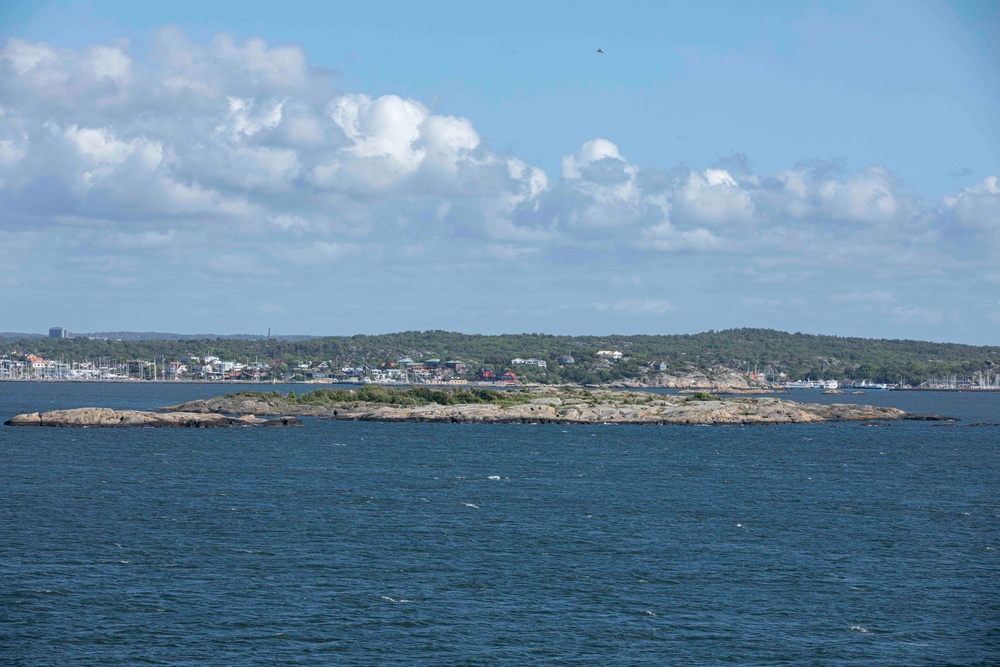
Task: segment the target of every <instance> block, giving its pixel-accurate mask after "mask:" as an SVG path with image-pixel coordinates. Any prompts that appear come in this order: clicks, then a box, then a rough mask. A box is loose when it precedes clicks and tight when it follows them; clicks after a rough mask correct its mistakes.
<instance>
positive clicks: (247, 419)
mask: <svg viewBox="0 0 1000 667" xmlns="http://www.w3.org/2000/svg"><path fill="white" fill-rule="evenodd" d="M301 424H302V422H301V421H299V420H298V419H296V418H295V417H277V418H275V419H264V418H262V417H258V416H256V415H253V414H244V415H243V416H240V417H228V416H226V415H224V414H219V413H195V412H170V413H159V412H143V411H140V410H112V409H111V408H75V409H71V410H52V411H50V412H43V413H38V412H32V413H27V414H20V415H16V416H14V417H12V418H11V419H9V420H8V421H6V422H4V425H5V426H67V427H74V426H75V427H101V428H112V427H147V428H150V427H155V428H178V427H185V428H226V427H230V426H300V425H301Z"/></svg>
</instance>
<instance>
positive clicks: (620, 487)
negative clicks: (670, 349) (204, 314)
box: [0, 382, 1000, 667]
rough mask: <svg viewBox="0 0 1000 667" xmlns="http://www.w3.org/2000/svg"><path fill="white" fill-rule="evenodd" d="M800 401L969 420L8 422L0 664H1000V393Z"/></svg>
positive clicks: (111, 394)
mask: <svg viewBox="0 0 1000 667" xmlns="http://www.w3.org/2000/svg"><path fill="white" fill-rule="evenodd" d="M253 388H254V387H240V388H239V389H253ZM274 388H275V387H274V386H271V385H268V386H267V387H266V390H268V391H270V390H273V389H274ZM278 388H279V390H280V391H283V392H284V391H288V390H290V389H292V390H294V389H297V388H296V387H282V386H279V387H278ZM232 391H234V389H232V388H231V387H225V386H220V385H206V384H193V383H192V384H185V383H153V382H148V383H127V384H114V383H72V382H49V383H42V382H38V383H35V382H3V383H0V421H2V420H6V419H9V418H10V417H11V416H13V415H14V414H18V413H22V412H35V411H45V410H51V409H58V408H71V407H81V406H104V407H114V408H134V409H153V408H157V407H162V406H166V405H172V404H176V403H180V402H183V401H187V400H192V399H196V398H205V397H210V396H217V395H221V394H225V393H230V392H232ZM297 393H301V392H297ZM788 398H792V399H794V400H802V401H806V402H860V403H868V404H877V405H892V406H897V407H900V408H903V409H905V410H908V411H911V412H916V413H938V414H944V415H949V416H954V417H957V418H959V419H961V421H958V422H892V423H877V424H803V425H782V426H715V427H711V426H709V427H698V426H624V425H593V426H565V425H552V424H548V425H544V424H543V425H471V424H385V423H364V422H339V421H327V420H322V419H305V420H304V425H303V426H302V427H297V428H233V429H152V428H151V429H70V428H15V427H0V664H2V665H5V666H7V667H15V666H18V667H19V666H25V667H28V666H30V667H42V666H47V665H52V666H56V665H58V666H60V667H62V666H66V665H73V666H76V665H95V666H96V665H101V666H106V665H198V666H202V665H275V666H278V665H455V666H458V665H462V666H476V665H483V666H486V665H595V666H601V667H607V666H609V665H656V666H664V665H844V666H847V665H851V666H854V665H900V666H910V665H982V666H995V665H1000V392H992V393H987V392H983V393H960V392H906V391H869V392H866V393H865V394H864V395H853V394H846V395H842V396H827V395H823V394H821V393H820V392H819V391H817V390H800V391H796V392H792V393H791V394H789V395H788Z"/></svg>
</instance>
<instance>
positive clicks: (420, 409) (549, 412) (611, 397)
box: [165, 389, 948, 425]
mask: <svg viewBox="0 0 1000 667" xmlns="http://www.w3.org/2000/svg"><path fill="white" fill-rule="evenodd" d="M510 398H511V400H510V401H508V403H507V404H505V405H500V404H496V403H475V404H463V405H438V404H436V403H432V404H430V405H422V406H415V407H414V406H395V405H385V404H377V403H365V402H360V401H354V402H344V403H337V404H333V405H314V404H305V405H300V404H294V403H289V404H284V403H283V401H282V399H280V397H267V399H266V400H260V402H259V403H257V404H254V403H253V401H256V400H258V399H257V398H255V397H241V396H239V395H237V396H224V397H219V398H213V399H208V400H204V401H195V402H192V403H186V404H184V405H179V406H174V407H172V408H165V409H166V410H183V411H186V412H194V413H199V414H205V413H229V414H232V413H235V412H249V413H256V414H265V415H267V414H278V413H280V414H286V415H288V414H291V415H299V416H301V415H311V416H318V417H324V418H327V419H337V420H353V421H385V422H452V423H490V424H498V423H559V424H604V423H606V424H719V425H721V424H796V423H818V422H845V421H882V420H900V419H908V418H910V415H909V414H908V413H906V412H904V411H902V410H899V409H897V408H889V407H876V406H870V405H854V404H834V405H821V404H817V403H797V402H795V401H789V400H784V399H779V398H772V397H767V398H751V397H744V396H734V397H727V398H721V399H720V398H718V397H715V396H711V395H695V396H690V397H684V396H676V395H661V394H652V393H648V392H631V391H611V390H597V391H578V390H566V389H561V390H560V389H540V390H538V391H535V392H531V393H526V394H524V395H523V402H515V400H516V399H517V397H516V396H512V397H510ZM706 399H707V400H706ZM511 403H513V404H511ZM941 419H945V420H947V419H948V418H947V417H942V418H941Z"/></svg>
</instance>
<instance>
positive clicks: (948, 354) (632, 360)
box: [0, 329, 1000, 384]
mask: <svg viewBox="0 0 1000 667" xmlns="http://www.w3.org/2000/svg"><path fill="white" fill-rule="evenodd" d="M4 342H5V344H4V345H3V347H2V348H0V352H2V353H3V354H6V353H8V352H13V353H14V354H21V355H23V354H37V355H38V356H41V357H44V358H47V359H67V360H75V361H79V360H83V359H90V360H95V359H99V358H111V359H154V358H155V359H166V360H167V361H171V360H177V359H182V358H185V357H192V356H198V357H205V356H208V355H211V356H216V357H219V358H221V359H226V360H239V361H244V362H246V361H253V360H260V361H278V362H281V363H285V364H288V365H289V366H293V367H294V366H295V365H297V364H299V363H303V362H314V363H319V362H322V361H327V362H330V364H331V365H332V366H333V367H334V368H340V367H342V366H365V365H368V366H378V365H380V364H382V363H387V362H394V361H397V360H399V359H401V358H404V357H410V358H412V359H414V360H416V361H423V360H427V359H440V360H442V361H448V360H458V361H463V362H465V363H466V364H469V365H470V367H473V369H475V370H478V368H479V367H489V368H492V369H494V370H506V369H513V370H515V371H516V372H517V373H518V374H519V375H521V376H522V377H523V378H525V379H528V380H536V381H541V382H580V383H604V382H610V381H614V380H617V379H625V378H634V377H638V376H640V375H644V374H648V373H650V372H652V371H651V370H650V368H649V364H650V363H652V362H658V363H663V364H666V367H667V371H666V372H668V373H674V374H678V373H687V372H691V371H696V370H706V369H709V368H712V367H718V366H724V367H728V368H732V369H736V370H741V371H751V372H753V371H755V370H756V371H758V372H761V373H763V372H767V373H768V374H769V375H776V374H778V373H785V374H786V375H787V376H788V377H789V378H792V379H798V378H807V377H808V378H812V379H837V380H841V381H844V380H860V379H867V380H872V381H876V382H900V381H903V382H907V383H910V384H918V383H920V382H922V381H924V380H926V379H928V378H932V377H946V376H951V375H956V376H959V377H971V376H973V375H974V374H976V373H977V372H984V373H985V372H991V373H992V372H996V371H995V369H996V365H998V364H1000V347H997V346H989V347H977V346H972V345H960V344H952V343H929V342H922V341H910V340H873V339H866V338H842V337H837V336H816V335H809V334H800V333H794V334H793V333H785V332H781V331H774V330H771V329H730V330H726V331H718V332H716V331H709V332H705V333H699V334H684V335H641V336H624V335H622V336H618V335H613V336H554V335H545V334H504V335H494V336H486V335H470V334H461V333H454V332H448V331H406V332H402V333H395V334H384V335H376V336H367V335H356V336H329V337H324V338H312V339H308V340H299V341H286V340H274V339H271V340H266V339H256V340H238V339H222V338H216V339H201V340H136V341H127V340H92V339H87V338H62V339H60V338H44V339H21V340H6V341H4ZM4 348H5V349H4ZM598 350H617V351H620V352H622V353H623V355H624V358H623V359H622V360H620V361H617V362H613V363H611V362H607V361H604V360H602V359H599V358H598V357H597V354H596V353H597V351H598ZM560 356H571V357H573V358H575V359H576V363H574V364H567V365H559V364H557V363H556V359H557V358H558V357H560ZM518 357H520V358H536V359H542V360H544V361H546V362H547V364H548V366H547V368H538V367H533V366H512V365H511V363H510V362H511V360H512V359H514V358H518Z"/></svg>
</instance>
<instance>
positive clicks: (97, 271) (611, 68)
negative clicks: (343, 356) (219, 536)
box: [0, 1, 1000, 344]
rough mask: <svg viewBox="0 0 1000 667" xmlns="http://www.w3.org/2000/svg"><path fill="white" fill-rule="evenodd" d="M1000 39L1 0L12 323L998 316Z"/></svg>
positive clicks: (912, 26)
mask: <svg viewBox="0 0 1000 667" xmlns="http://www.w3.org/2000/svg"><path fill="white" fill-rule="evenodd" d="M998 44H1000V6H998V5H997V4H996V3H993V2H963V3H943V2H892V1H885V2H873V3H856V2H769V3H742V2H708V3H697V4H694V3H668V2H627V3H617V4H615V5H614V6H612V4H610V3H607V2H580V1H577V2H572V3H569V2H566V3H564V2H547V3H538V2H534V3H527V2H508V3H505V4H504V5H502V6H491V7H487V6H479V5H476V4H475V3H458V2H436V3H423V4H419V3H403V2H383V3H369V4H365V5H363V4H362V3H339V2H331V3H297V2H286V3H281V4H276V3H253V2H240V3H235V2H232V3H230V2H212V3H204V2H201V3H193V2H184V1H181V2H172V3H132V2H99V1H95V2H53V3H27V2H17V1H15V2H8V3H5V5H4V8H3V9H0V303H2V304H3V306H4V307H3V315H2V316H0V330H15V331H44V330H45V329H47V328H48V327H50V326H65V327H67V328H68V329H70V330H71V331H79V332H87V331H102V330H118V329H127V330H159V331H177V332H183V333H196V332H212V333H236V332H239V333H253V332H265V331H266V330H267V328H268V327H270V328H271V329H272V330H276V331H279V332H281V333H310V334H353V333H383V332H391V331H400V330H408V329H447V330H454V331H463V332H468V333H500V332H524V331H534V332H547V333H566V334H604V333H684V332H697V331H704V330H708V329H724V328H730V327H738V326H763V327H771V328H776V329H782V330H787V331H803V332H810V333H824V334H835V335H845V336H865V337H885V338H916V339H925V340H936V341H954V342H968V343H975V344H997V336H996V332H997V330H998V326H1000V184H998V180H997V177H998V175H1000V65H998V64H997V63H1000V46H998ZM597 48H603V49H604V50H605V53H604V54H598V53H596V49H597Z"/></svg>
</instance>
